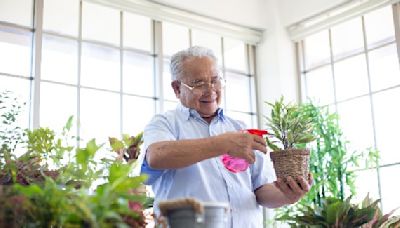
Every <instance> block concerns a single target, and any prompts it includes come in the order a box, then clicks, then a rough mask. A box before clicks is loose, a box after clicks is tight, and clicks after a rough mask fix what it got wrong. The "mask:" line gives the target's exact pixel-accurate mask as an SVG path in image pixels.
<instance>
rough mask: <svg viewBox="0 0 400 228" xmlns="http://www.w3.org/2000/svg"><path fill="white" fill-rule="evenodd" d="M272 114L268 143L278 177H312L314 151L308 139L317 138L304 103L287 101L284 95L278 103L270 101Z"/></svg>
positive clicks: (268, 119)
mask: <svg viewBox="0 0 400 228" xmlns="http://www.w3.org/2000/svg"><path fill="white" fill-rule="evenodd" d="M266 103H267V105H269V106H270V107H271V115H270V116H269V117H266V120H267V128H269V132H270V133H269V137H267V139H266V140H267V145H268V146H269V147H270V148H271V149H272V150H273V152H271V153H270V156H271V160H272V162H273V164H274V168H275V173H276V176H277V178H281V179H283V180H284V181H286V179H287V177H289V176H291V177H293V178H295V177H298V176H302V177H304V179H306V180H307V179H308V174H309V168H308V167H309V157H310V151H309V150H308V149H306V148H304V145H305V144H306V143H309V142H311V141H313V140H314V139H315V137H314V135H313V134H312V132H313V129H312V127H313V125H312V119H311V118H310V117H309V116H307V115H304V113H303V110H302V107H303V106H301V105H294V104H291V103H285V101H284V98H283V96H282V97H281V98H280V99H279V100H277V101H275V103H269V102H266Z"/></svg>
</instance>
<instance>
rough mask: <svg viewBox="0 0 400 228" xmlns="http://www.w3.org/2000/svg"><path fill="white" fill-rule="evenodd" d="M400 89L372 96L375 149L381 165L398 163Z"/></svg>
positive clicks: (399, 157) (399, 156) (399, 159)
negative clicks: (378, 153)
mask: <svg viewBox="0 0 400 228" xmlns="http://www.w3.org/2000/svg"><path fill="white" fill-rule="evenodd" d="M399 100H400V89H399V88H397V89H391V90H388V91H384V92H380V93H377V94H375V95H373V101H374V114H375V131H376V140H377V148H378V150H379V152H380V153H381V164H390V163H393V162H400V153H399V151H398V144H399V143H398V142H399V129H400V119H399V116H400V106H399V105H396V104H398V103H399Z"/></svg>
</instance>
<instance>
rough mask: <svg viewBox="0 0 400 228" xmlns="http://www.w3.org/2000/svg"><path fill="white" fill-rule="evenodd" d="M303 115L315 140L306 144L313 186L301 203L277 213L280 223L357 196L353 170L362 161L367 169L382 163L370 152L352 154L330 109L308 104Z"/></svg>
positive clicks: (336, 116)
mask: <svg viewBox="0 0 400 228" xmlns="http://www.w3.org/2000/svg"><path fill="white" fill-rule="evenodd" d="M302 111H303V114H304V115H307V116H309V117H310V118H311V119H312V125H313V128H312V129H313V135H315V137H316V140H315V141H314V142H313V143H311V144H307V147H308V148H310V151H311V153H310V171H311V173H312V174H313V177H314V184H313V186H312V188H311V190H310V192H309V193H308V194H307V195H306V196H305V197H303V198H302V199H301V200H300V201H299V202H298V203H296V204H295V205H291V206H287V207H284V208H281V209H279V210H277V216H276V217H277V218H279V219H280V220H284V219H285V218H293V217H296V216H301V213H302V212H304V211H305V210H306V209H307V208H309V207H320V206H322V205H323V204H324V203H325V202H326V199H327V198H329V197H333V198H335V199H340V200H344V199H345V198H347V197H349V196H350V195H355V194H356V186H355V176H354V172H353V170H354V168H355V167H358V166H359V165H360V162H361V161H362V160H363V159H365V161H366V162H365V165H366V166H365V167H371V166H372V167H374V166H376V164H377V162H378V159H379V156H378V152H377V151H376V150H369V151H368V153H367V154H365V153H356V152H349V151H348V150H347V148H346V145H347V141H346V140H345V139H344V137H343V134H342V130H341V128H340V126H339V124H338V122H339V119H338V118H339V117H338V115H337V114H336V113H330V112H329V110H328V108H327V107H317V106H315V105H314V104H311V103H309V104H303V105H302ZM345 190H348V192H347V191H345ZM346 194H349V195H347V196H346Z"/></svg>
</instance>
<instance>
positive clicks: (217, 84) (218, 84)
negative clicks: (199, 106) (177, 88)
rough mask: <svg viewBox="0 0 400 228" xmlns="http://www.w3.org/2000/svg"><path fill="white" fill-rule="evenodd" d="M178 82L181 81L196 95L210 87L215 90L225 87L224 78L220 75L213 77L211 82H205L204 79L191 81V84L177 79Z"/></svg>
mask: <svg viewBox="0 0 400 228" xmlns="http://www.w3.org/2000/svg"><path fill="white" fill-rule="evenodd" d="M179 83H181V84H182V85H183V86H185V87H186V88H188V89H189V90H190V91H192V93H193V94H197V95H201V94H203V93H204V92H205V91H207V90H208V88H210V87H211V88H212V89H215V90H220V89H221V88H223V87H225V79H224V78H222V77H216V78H213V79H212V80H211V82H205V81H198V82H193V83H192V84H193V85H192V86H190V85H188V84H186V83H183V82H182V81H179Z"/></svg>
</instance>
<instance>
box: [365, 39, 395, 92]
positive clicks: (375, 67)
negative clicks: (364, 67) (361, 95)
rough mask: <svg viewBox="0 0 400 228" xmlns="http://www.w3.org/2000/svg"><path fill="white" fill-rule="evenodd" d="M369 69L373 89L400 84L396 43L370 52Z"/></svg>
mask: <svg viewBox="0 0 400 228" xmlns="http://www.w3.org/2000/svg"><path fill="white" fill-rule="evenodd" d="M369 71H370V77H371V88H372V90H373V91H376V90H380V89H385V88H388V87H391V86H394V85H399V84H400V71H399V59H398V57H397V48H396V44H392V45H389V46H386V47H383V48H379V49H377V50H374V51H371V52H370V53H369Z"/></svg>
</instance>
